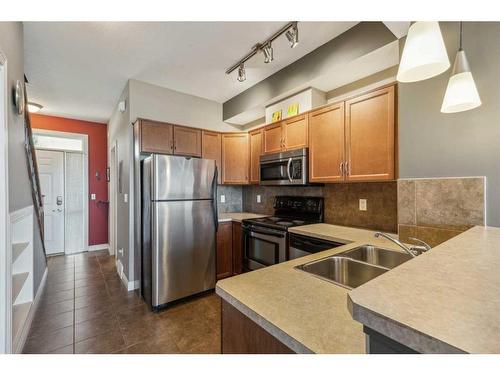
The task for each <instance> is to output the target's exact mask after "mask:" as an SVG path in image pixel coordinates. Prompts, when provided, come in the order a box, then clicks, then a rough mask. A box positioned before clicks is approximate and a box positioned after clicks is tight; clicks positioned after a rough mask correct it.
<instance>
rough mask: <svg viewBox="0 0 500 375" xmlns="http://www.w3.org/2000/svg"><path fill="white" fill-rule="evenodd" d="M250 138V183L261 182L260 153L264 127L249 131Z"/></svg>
mask: <svg viewBox="0 0 500 375" xmlns="http://www.w3.org/2000/svg"><path fill="white" fill-rule="evenodd" d="M248 136H249V138H250V183H251V184H258V183H259V182H260V155H261V154H262V129H257V130H253V131H251V132H249V133H248Z"/></svg>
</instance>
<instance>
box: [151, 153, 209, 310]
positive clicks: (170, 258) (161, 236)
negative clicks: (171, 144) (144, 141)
mask: <svg viewBox="0 0 500 375" xmlns="http://www.w3.org/2000/svg"><path fill="white" fill-rule="evenodd" d="M141 167H142V168H141V170H142V231H143V233H142V277H141V278H142V280H141V281H142V295H143V297H144V299H145V300H146V302H148V303H149V304H150V305H151V306H152V307H153V308H154V309H157V308H160V307H162V306H163V305H165V304H168V303H169V302H172V301H175V300H178V299H181V298H184V297H188V296H191V295H194V294H197V293H200V292H204V291H207V290H210V289H213V288H214V287H215V235H216V231H217V222H218V219H217V168H216V166H215V161H214V160H208V159H197V158H186V157H182V156H168V155H157V154H153V155H151V156H149V157H147V158H146V159H144V161H143V162H142V163H141Z"/></svg>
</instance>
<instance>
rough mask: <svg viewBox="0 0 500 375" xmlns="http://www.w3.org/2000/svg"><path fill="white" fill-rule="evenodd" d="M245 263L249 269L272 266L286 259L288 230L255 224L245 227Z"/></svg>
mask: <svg viewBox="0 0 500 375" xmlns="http://www.w3.org/2000/svg"><path fill="white" fill-rule="evenodd" d="M242 228H243V258H244V259H243V265H244V267H245V268H246V269H247V270H256V269H259V268H263V267H267V266H272V265H274V264H278V263H280V262H284V261H285V260H286V232H281V231H275V230H271V229H267V228H260V227H255V226H253V225H250V226H246V225H244V226H243V227H242Z"/></svg>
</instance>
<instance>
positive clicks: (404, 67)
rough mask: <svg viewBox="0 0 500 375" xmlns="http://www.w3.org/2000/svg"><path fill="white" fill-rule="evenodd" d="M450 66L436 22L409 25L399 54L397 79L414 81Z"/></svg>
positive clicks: (433, 74) (440, 71)
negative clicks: (401, 53)
mask: <svg viewBox="0 0 500 375" xmlns="http://www.w3.org/2000/svg"><path fill="white" fill-rule="evenodd" d="M449 67H450V60H449V59H448V53H447V52H446V47H445V45H444V41H443V36H442V35H441V29H440V28H439V23H438V22H415V23H413V24H412V25H411V26H410V29H409V30H408V35H407V37H406V44H405V47H404V49H403V55H402V56H401V62H400V64H399V70H398V75H397V80H398V81H399V82H416V81H422V80H424V79H428V78H431V77H434V76H437V75H438V74H441V73H443V72H444V71H445V70H447V69H448V68H449Z"/></svg>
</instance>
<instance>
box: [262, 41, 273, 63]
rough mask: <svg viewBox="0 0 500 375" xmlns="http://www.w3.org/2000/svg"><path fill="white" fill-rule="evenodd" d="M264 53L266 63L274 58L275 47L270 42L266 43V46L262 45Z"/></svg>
mask: <svg viewBox="0 0 500 375" xmlns="http://www.w3.org/2000/svg"><path fill="white" fill-rule="evenodd" d="M262 53H263V54H264V62H265V63H266V64H267V63H270V62H271V61H273V60H274V58H273V47H272V46H271V43H270V42H269V43H268V44H266V45H265V46H264V47H262Z"/></svg>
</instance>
